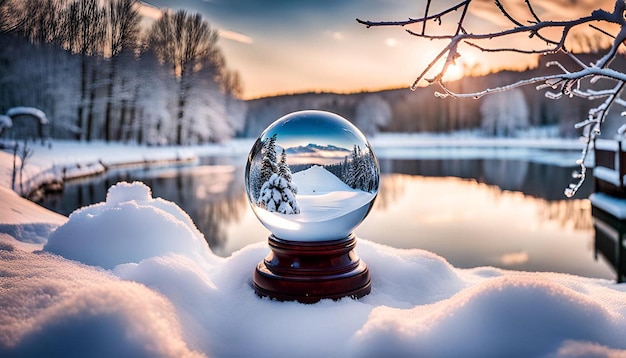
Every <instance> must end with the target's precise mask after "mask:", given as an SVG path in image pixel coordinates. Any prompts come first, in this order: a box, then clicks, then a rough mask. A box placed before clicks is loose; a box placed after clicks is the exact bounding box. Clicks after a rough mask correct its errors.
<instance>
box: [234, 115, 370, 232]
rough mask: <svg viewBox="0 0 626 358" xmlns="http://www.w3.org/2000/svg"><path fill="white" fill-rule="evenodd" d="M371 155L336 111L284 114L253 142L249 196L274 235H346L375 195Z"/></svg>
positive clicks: (362, 138)
mask: <svg viewBox="0 0 626 358" xmlns="http://www.w3.org/2000/svg"><path fill="white" fill-rule="evenodd" d="M379 177H380V170H379V168H378V160H377V159H376V155H375V154H374V151H373V150H372V147H371V145H370V144H369V142H368V141H367V139H366V138H365V136H364V135H363V134H362V133H361V131H359V130H358V129H357V128H356V127H355V126H354V125H352V124H351V123H350V122H348V121H347V120H346V119H344V118H343V117H341V116H338V115H336V114H334V113H330V112H324V111H300V112H293V113H290V114H288V115H286V116H284V117H282V118H280V119H278V120H276V121H275V122H274V123H272V124H271V125H270V126H269V127H267V129H265V131H263V133H261V136H260V137H259V138H258V139H257V140H256V142H255V143H254V145H253V147H252V149H251V150H250V154H249V155H248V162H247V165H246V172H245V180H246V192H247V194H248V200H249V202H250V205H251V206H252V209H253V211H254V214H255V215H256V216H257V218H259V220H260V221H261V223H262V224H263V225H264V226H265V227H266V228H267V229H268V230H270V231H271V232H272V234H274V236H275V237H277V238H279V239H283V240H291V241H329V240H341V239H344V238H346V237H347V236H348V235H349V234H350V233H351V232H352V230H354V228H355V227H356V226H357V225H359V224H360V223H361V221H363V219H364V218H365V216H367V214H368V213H369V211H370V209H371V207H372V205H373V204H374V199H375V198H376V194H377V193H378V186H379V183H380V181H379Z"/></svg>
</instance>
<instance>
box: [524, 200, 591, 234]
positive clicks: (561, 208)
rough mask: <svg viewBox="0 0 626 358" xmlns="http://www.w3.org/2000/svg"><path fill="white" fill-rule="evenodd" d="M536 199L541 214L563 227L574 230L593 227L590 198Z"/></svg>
mask: <svg viewBox="0 0 626 358" xmlns="http://www.w3.org/2000/svg"><path fill="white" fill-rule="evenodd" d="M536 200H537V201H538V202H539V205H538V207H539V215H540V216H541V217H543V218H545V219H546V220H550V221H557V222H558V223H559V224H560V225H561V227H564V228H566V227H569V228H572V229H574V230H591V229H593V217H592V216H591V203H590V202H589V200H560V201H547V200H543V199H536Z"/></svg>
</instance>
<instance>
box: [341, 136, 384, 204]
mask: <svg viewBox="0 0 626 358" xmlns="http://www.w3.org/2000/svg"><path fill="white" fill-rule="evenodd" d="M347 173H348V175H347V178H346V180H344V182H345V183H346V184H348V186H350V187H351V188H353V189H359V190H363V191H367V192H372V191H375V190H376V189H377V188H378V179H377V177H378V172H377V170H376V164H375V161H374V157H373V155H372V152H371V150H369V149H368V150H367V151H364V150H362V149H361V147H360V146H358V145H354V148H353V149H352V154H351V155H350V161H349V162H348V169H347Z"/></svg>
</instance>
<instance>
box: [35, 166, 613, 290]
mask: <svg viewBox="0 0 626 358" xmlns="http://www.w3.org/2000/svg"><path fill="white" fill-rule="evenodd" d="M383 157H384V155H383ZM244 164H245V158H242V157H241V156H234V157H206V158H203V159H202V160H201V162H200V163H199V164H198V165H181V166H176V167H161V168H149V169H145V168H129V169H123V170H114V171H110V172H108V173H107V174H105V175H103V176H99V177H92V178H88V179H85V180H80V181H71V182H68V183H66V187H65V191H64V192H63V193H61V194H54V195H49V196H48V197H46V198H45V199H44V201H43V202H42V205H43V206H45V207H47V208H50V209H52V210H54V211H57V212H59V213H62V214H64V215H69V214H70V213H71V212H72V211H73V210H74V209H76V208H78V207H81V206H85V205H89V204H92V203H96V202H100V201H104V199H105V195H106V191H107V188H108V187H109V186H110V185H112V184H114V183H116V182H118V181H121V180H126V181H133V180H141V181H143V182H145V183H146V184H148V185H149V186H150V187H151V188H152V191H153V195H154V196H155V197H163V198H165V199H167V200H171V201H174V202H176V203H177V204H178V205H180V206H181V207H182V208H183V209H184V210H185V211H186V212H187V213H189V215H190V216H191V217H192V219H193V220H194V222H195V223H196V225H197V226H198V228H199V229H200V230H201V231H202V232H203V233H204V235H205V237H206V239H207V242H208V243H209V246H210V247H211V249H212V250H213V251H214V252H215V253H216V254H218V255H221V256H229V255H230V254H231V253H232V252H234V251H236V250H238V249H240V248H242V247H244V246H246V245H248V244H250V243H254V242H259V241H265V240H266V238H267V236H268V235H269V232H268V231H267V229H265V227H263V226H262V225H261V224H260V223H259V221H258V220H257V218H256V217H255V216H254V214H253V212H252V210H251V208H250V207H249V205H248V203H247V198H246V194H245V191H244V180H243V178H244ZM572 164H573V161H572ZM380 167H381V188H380V192H379V194H378V198H377V199H376V202H375V204H374V207H373V208H372V211H371V212H370V214H369V216H368V217H367V218H366V219H365V221H364V222H363V223H362V224H361V226H359V227H358V228H357V229H356V234H357V235H358V236H359V237H362V238H365V239H367V240H370V241H374V242H378V243H383V244H387V245H390V246H394V247H398V248H419V249H425V250H428V251H431V252H434V253H436V254H439V255H441V256H443V257H445V258H446V259H447V260H448V261H449V262H450V263H451V264H452V265H454V266H456V267H461V268H465V267H476V266H496V267H501V268H507V269H512V270H524V271H555V272H565V273H572V274H576V275H582V276H589V277H601V278H609V279H612V278H614V277H615V274H614V273H613V271H612V268H611V267H610V266H609V264H608V263H607V262H606V261H604V260H603V259H602V258H601V257H598V258H597V259H596V257H595V255H594V251H595V248H594V229H593V220H592V216H591V205H590V203H589V200H587V197H588V196H589V194H590V193H591V188H592V181H591V179H589V180H588V181H587V182H586V183H585V185H584V186H583V188H582V189H581V191H579V193H578V194H577V195H576V196H575V197H574V198H572V199H567V198H565V196H564V195H563V194H562V193H563V188H564V187H565V186H566V185H567V184H568V183H569V182H570V180H571V173H572V171H573V170H574V169H575V167H574V166H573V165H572V166H571V167H567V166H559V165H552V164H545V163H541V162H537V161H527V160H524V159H515V158H500V159H499V158H490V159H476V158H462V159H385V158H382V159H380ZM357 250H358V249H357Z"/></svg>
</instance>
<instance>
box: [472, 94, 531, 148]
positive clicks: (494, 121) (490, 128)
mask: <svg viewBox="0 0 626 358" xmlns="http://www.w3.org/2000/svg"><path fill="white" fill-rule="evenodd" d="M480 114H481V116H482V128H483V131H484V132H485V133H486V134H487V135H494V136H497V137H509V136H512V135H515V132H516V131H517V130H519V129H524V128H527V127H528V124H529V123H528V116H529V110H528V104H527V103H526V99H525V98H524V93H523V92H522V90H521V89H519V88H515V89H512V90H511V91H508V92H499V93H494V94H493V95H491V96H487V97H484V98H483V99H482V103H481V105H480Z"/></svg>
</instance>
